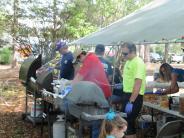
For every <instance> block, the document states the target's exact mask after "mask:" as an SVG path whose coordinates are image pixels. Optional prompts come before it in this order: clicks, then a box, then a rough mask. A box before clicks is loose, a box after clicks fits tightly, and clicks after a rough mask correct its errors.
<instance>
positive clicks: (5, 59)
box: [0, 48, 11, 64]
mask: <svg viewBox="0 0 184 138" xmlns="http://www.w3.org/2000/svg"><path fill="white" fill-rule="evenodd" d="M10 59H11V51H10V49H9V48H3V49H2V50H1V51H0V64H9V63H10Z"/></svg>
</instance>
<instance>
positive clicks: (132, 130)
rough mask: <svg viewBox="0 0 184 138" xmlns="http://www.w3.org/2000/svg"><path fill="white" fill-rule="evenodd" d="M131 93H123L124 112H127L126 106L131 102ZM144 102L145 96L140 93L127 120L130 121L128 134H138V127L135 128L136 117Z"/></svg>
mask: <svg viewBox="0 0 184 138" xmlns="http://www.w3.org/2000/svg"><path fill="white" fill-rule="evenodd" d="M130 96H131V93H123V98H122V112H125V106H126V104H127V102H129V99H130ZM142 104H143V96H142V95H138V96H137V98H136V100H135V101H134V103H133V109H132V112H131V113H130V114H128V115H127V118H125V119H126V121H127V122H128V128H127V133H126V134H127V135H133V134H136V128H135V121H136V118H137V117H138V115H139V112H140V111H141V108H142Z"/></svg>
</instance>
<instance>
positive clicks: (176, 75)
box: [159, 63, 184, 94]
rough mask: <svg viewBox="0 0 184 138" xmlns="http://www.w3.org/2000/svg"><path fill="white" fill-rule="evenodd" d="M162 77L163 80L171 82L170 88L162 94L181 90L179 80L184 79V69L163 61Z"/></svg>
mask: <svg viewBox="0 0 184 138" xmlns="http://www.w3.org/2000/svg"><path fill="white" fill-rule="evenodd" d="M159 73H160V79H161V81H163V82H171V85H170V87H169V88H167V89H165V90H164V91H162V94H172V93H176V92H178V91H179V87H178V84H177V81H178V82H183V81H184V70H183V69H179V68H173V67H172V66H171V65H169V64H168V63H163V64H162V65H161V66H160V69H159Z"/></svg>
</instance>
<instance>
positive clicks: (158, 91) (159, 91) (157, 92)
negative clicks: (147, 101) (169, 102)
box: [155, 90, 163, 95]
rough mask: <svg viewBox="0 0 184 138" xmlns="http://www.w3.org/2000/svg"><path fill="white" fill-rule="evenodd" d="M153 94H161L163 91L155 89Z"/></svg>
mask: <svg viewBox="0 0 184 138" xmlns="http://www.w3.org/2000/svg"><path fill="white" fill-rule="evenodd" d="M155 94H158V95H162V94H163V91H162V90H157V91H156V92H155Z"/></svg>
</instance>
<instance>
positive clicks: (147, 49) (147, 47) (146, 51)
mask: <svg viewBox="0 0 184 138" xmlns="http://www.w3.org/2000/svg"><path fill="white" fill-rule="evenodd" d="M149 54H150V45H146V44H145V45H144V62H145V63H147V62H149V61H150V56H149Z"/></svg>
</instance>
